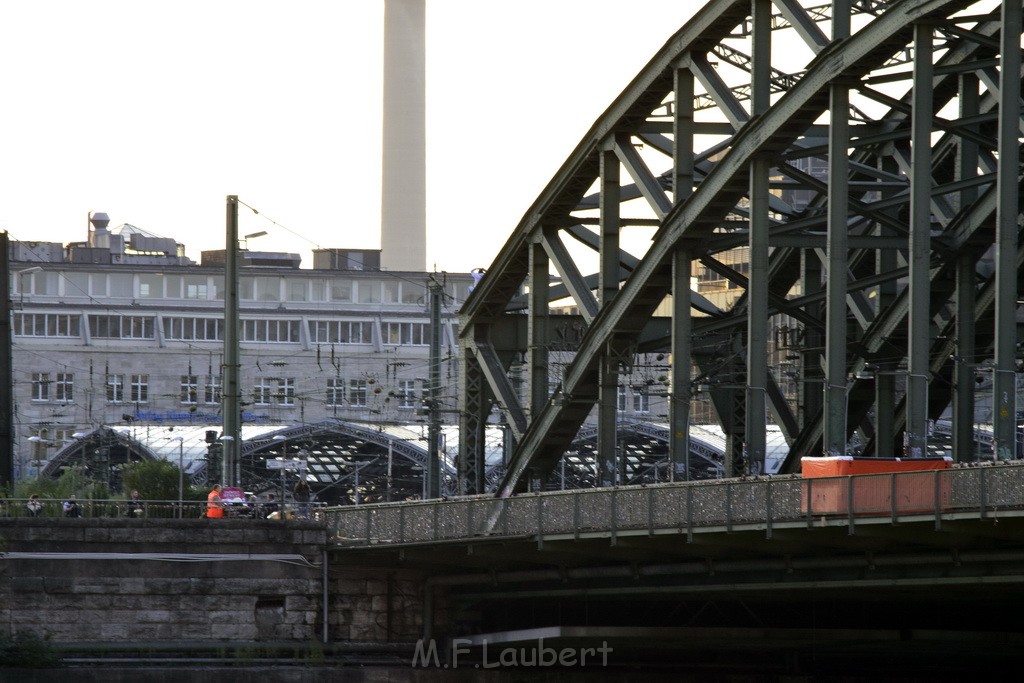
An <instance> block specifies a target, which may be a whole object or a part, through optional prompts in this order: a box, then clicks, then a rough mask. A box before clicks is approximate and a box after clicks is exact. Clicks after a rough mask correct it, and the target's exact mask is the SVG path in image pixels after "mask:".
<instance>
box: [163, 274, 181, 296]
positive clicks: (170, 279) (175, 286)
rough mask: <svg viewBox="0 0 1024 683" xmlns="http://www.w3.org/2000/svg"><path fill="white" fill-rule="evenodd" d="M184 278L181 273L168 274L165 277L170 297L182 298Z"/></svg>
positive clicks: (165, 284)
mask: <svg viewBox="0 0 1024 683" xmlns="http://www.w3.org/2000/svg"><path fill="white" fill-rule="evenodd" d="M184 279H185V278H183V277H182V276H181V275H167V276H165V277H164V286H165V287H166V288H167V298H168V299H180V298H181V284H182V282H183V281H184Z"/></svg>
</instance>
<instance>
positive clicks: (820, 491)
mask: <svg viewBox="0 0 1024 683" xmlns="http://www.w3.org/2000/svg"><path fill="white" fill-rule="evenodd" d="M1013 508H1024V462H1014V463H1011V464H1005V465H987V466H979V467H955V468H952V469H945V470H929V471H921V472H901V473H893V474H874V475H858V476H852V477H821V478H807V479H804V478H801V477H799V476H793V477H775V478H769V477H760V478H755V479H731V480H717V481H711V482H707V481H702V482H687V483H675V484H656V485H649V486H630V487H616V488H601V489H577V490H572V491H557V492H547V493H536V494H524V495H519V496H513V497H511V498H505V499H498V498H493V497H483V496H477V497H462V498H454V499H449V500H438V501H417V502H414V503H409V502H406V503H385V504H375V505H359V506H353V505H349V506H343V507H328V508H325V509H324V511H323V514H324V517H325V520H326V522H327V526H328V528H329V529H331V530H333V536H334V541H335V542H336V543H338V544H341V545H407V544H421V543H438V542H445V541H461V540H468V539H473V538H480V537H531V538H534V537H535V538H536V539H537V541H538V543H540V544H542V543H543V541H544V539H545V538H550V537H555V536H567V535H568V536H575V537H579V536H580V535H583V534H592V533H599V534H610V535H611V537H612V538H614V537H615V535H616V534H618V533H621V532H628V533H631V534H635V533H637V532H641V533H642V532H644V531H647V532H648V533H654V532H656V531H657V532H661V533H663V532H665V531H671V530H674V531H675V532H677V533H686V534H687V535H690V536H692V534H693V533H694V532H696V531H701V530H727V531H728V530H731V529H732V528H734V527H746V528H750V527H751V526H753V527H758V528H760V527H763V528H764V529H765V531H766V533H767V534H768V536H769V537H770V536H771V532H772V526H773V525H775V524H781V523H787V524H790V525H791V523H794V522H797V523H800V522H803V523H806V524H807V525H808V526H813V525H815V524H818V523H820V521H821V520H822V519H823V518H824V519H825V520H826V522H828V523H831V524H834V523H842V520H844V519H845V520H847V522H848V523H849V524H850V525H851V527H852V526H855V525H856V524H857V523H858V522H859V521H863V520H868V519H876V520H877V519H878V518H880V517H881V518H884V517H889V518H890V519H891V520H892V521H893V522H895V521H896V520H897V518H899V517H907V516H912V515H915V516H920V515H931V516H933V517H934V519H935V524H936V525H937V526H940V525H941V522H942V520H943V519H944V518H946V517H948V516H949V515H951V514H954V513H970V514H978V515H980V516H982V517H985V516H988V515H991V514H993V513H994V512H995V511H997V510H1005V509H1013ZM836 520H839V521H838V522H837V521H836Z"/></svg>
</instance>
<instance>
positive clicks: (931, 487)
mask: <svg viewBox="0 0 1024 683" xmlns="http://www.w3.org/2000/svg"><path fill="white" fill-rule="evenodd" d="M952 464H953V462H952V460H947V459H945V458H917V459H912V460H901V459H899V458H854V457H849V456H847V457H842V456H840V457H823V458H803V459H801V461H800V466H801V474H802V476H803V477H804V479H807V480H808V481H807V482H805V483H804V486H803V491H802V501H801V503H802V509H803V511H804V513H805V514H811V515H834V514H848V513H849V512H850V500H851V497H852V501H853V512H854V514H872V513H911V512H928V511H931V510H934V509H935V507H936V492H937V493H938V496H939V499H938V505H939V507H945V506H947V505H949V502H950V483H949V479H948V478H946V477H940V480H939V483H938V491H936V482H935V478H936V476H938V475H936V474H935V471H936V470H944V469H948V468H949V467H951V466H952ZM884 475H890V476H884ZM894 496H895V498H894Z"/></svg>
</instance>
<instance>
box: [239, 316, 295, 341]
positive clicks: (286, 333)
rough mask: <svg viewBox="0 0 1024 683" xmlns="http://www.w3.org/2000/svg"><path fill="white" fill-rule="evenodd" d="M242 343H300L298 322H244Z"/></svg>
mask: <svg viewBox="0 0 1024 683" xmlns="http://www.w3.org/2000/svg"><path fill="white" fill-rule="evenodd" d="M242 341H247V342H262V343H288V342H292V343H294V342H298V341H299V321H298V320H243V321H242Z"/></svg>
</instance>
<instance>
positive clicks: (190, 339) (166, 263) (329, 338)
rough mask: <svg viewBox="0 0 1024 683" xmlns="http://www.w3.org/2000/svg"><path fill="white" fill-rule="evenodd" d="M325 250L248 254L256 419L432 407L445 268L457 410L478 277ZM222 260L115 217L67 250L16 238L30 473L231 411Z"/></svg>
mask: <svg viewBox="0 0 1024 683" xmlns="http://www.w3.org/2000/svg"><path fill="white" fill-rule="evenodd" d="M126 227H130V226H122V228H126ZM97 232H99V231H97ZM122 232H125V231H124V230H122ZM127 232H128V233H130V232H131V231H130V230H129V231H127ZM96 242H98V244H97V243H96ZM133 244H138V245H140V246H141V245H145V246H147V247H150V249H149V250H137V249H133V248H132V245H133ZM154 247H156V248H154ZM323 252H324V253H322V254H316V255H315V256H314V268H313V269H300V268H299V267H298V265H299V263H298V258H297V257H295V258H289V257H291V256H293V255H280V254H276V255H275V254H260V253H255V252H243V258H242V259H241V264H242V266H241V269H240V278H239V298H240V304H239V307H240V328H241V329H240V334H239V338H240V344H239V346H240V364H241V371H240V386H241V393H242V397H241V405H242V411H241V412H242V421H243V424H245V423H250V424H253V423H266V424H273V423H281V424H298V423H307V422H315V421H317V420H319V419H324V418H328V417H335V418H340V419H345V420H351V421H374V422H396V423H410V422H416V421H422V420H424V419H425V418H424V417H422V416H420V415H418V414H417V413H418V410H417V408H419V407H420V401H421V398H422V397H423V392H424V388H425V383H426V381H427V377H428V369H429V368H428V361H429V344H430V335H429V326H430V315H429V310H428V301H429V298H428V286H429V284H430V282H431V281H436V282H439V283H440V284H441V285H442V286H443V288H444V292H445V297H444V303H443V309H442V325H443V330H442V337H441V338H442V351H441V372H442V382H441V384H442V389H441V394H442V401H443V404H444V405H445V406H446V407H448V408H454V405H455V402H456V396H457V394H456V391H455V382H456V375H457V372H456V369H457V366H456V363H455V349H456V348H457V344H456V343H455V334H456V332H457V331H456V329H455V325H456V320H457V316H456V314H457V311H458V308H459V306H460V305H461V302H462V301H463V300H464V299H465V297H466V296H467V294H468V291H469V288H470V286H471V284H472V282H473V280H472V277H471V276H470V275H469V274H445V273H433V274H426V273H423V272H396V271H381V270H379V269H373V270H369V269H363V268H366V267H367V266H366V264H368V263H374V256H375V255H374V254H361V255H360V257H359V258H353V257H352V255H351V253H350V252H351V250H346V251H345V252H344V253H345V258H338V254H339V253H341V252H340V251H339V250H323ZM220 255H221V256H222V255H223V252H221V253H220ZM364 257H365V258H364ZM377 259H378V260H377V261H376V262H378V263H379V256H377ZM222 262H223V261H222V259H218V258H217V253H216V252H206V253H204V255H203V263H201V264H196V263H194V262H192V261H190V260H189V259H187V258H185V257H184V256H183V250H182V249H181V245H175V244H174V242H173V240H168V244H160V245H155V244H154V243H152V242H148V243H147V242H146V241H145V240H144V239H140V238H136V237H135V236H134V235H132V234H121V235H119V234H117V232H116V229H115V230H114V231H111V233H110V234H109V235H108V234H106V231H105V230H104V234H103V239H100V240H96V239H92V238H91V239H90V243H81V244H72V245H69V246H68V247H62V245H59V244H52V243H27V242H20V243H13V244H12V245H11V250H10V272H11V279H12V282H11V294H12V297H11V298H12V320H11V322H12V340H13V350H12V358H13V367H14V372H13V395H14V406H13V409H14V418H13V422H14V441H15V453H14V465H15V474H16V477H23V476H26V475H29V474H31V473H32V472H34V471H38V469H37V468H39V467H40V466H41V465H42V464H43V463H45V461H46V460H47V459H48V458H49V457H51V456H52V455H53V453H55V452H56V451H57V450H59V449H60V448H61V446H62V445H64V444H65V443H67V442H70V441H71V440H73V439H74V438H75V437H74V434H76V433H79V432H84V431H88V430H90V429H95V428H96V427H99V426H103V425H124V424H132V425H135V426H136V427H137V428H138V429H145V428H146V427H147V426H149V425H166V424H202V423H206V424H211V423H220V422H221V406H222V399H223V396H222V391H223V386H224V381H223V346H224V296H225V287H224V268H223V266H222V265H221V264H222ZM262 264H268V265H262ZM445 415H450V413H445Z"/></svg>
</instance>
